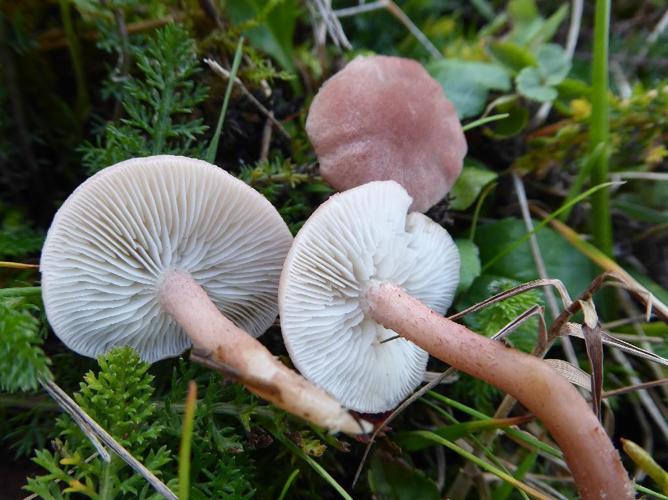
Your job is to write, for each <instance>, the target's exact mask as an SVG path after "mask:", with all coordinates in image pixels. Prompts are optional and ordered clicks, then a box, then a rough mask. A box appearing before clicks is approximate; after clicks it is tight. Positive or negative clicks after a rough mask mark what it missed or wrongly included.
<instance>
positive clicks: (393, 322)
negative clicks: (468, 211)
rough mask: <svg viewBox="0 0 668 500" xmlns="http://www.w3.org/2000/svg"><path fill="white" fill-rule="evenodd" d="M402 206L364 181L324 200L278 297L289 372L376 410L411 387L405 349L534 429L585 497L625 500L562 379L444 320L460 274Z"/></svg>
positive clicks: (601, 438) (413, 368)
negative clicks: (497, 399)
mask: <svg viewBox="0 0 668 500" xmlns="http://www.w3.org/2000/svg"><path fill="white" fill-rule="evenodd" d="M410 203H411V198H410V197H409V196H408V194H407V193H406V192H405V191H404V190H403V188H401V187H400V186H399V185H397V184H396V183H394V182H392V181H386V182H371V183H368V184H365V185H362V186H359V187H357V188H354V189H351V190H349V191H345V192H343V193H341V194H339V195H336V196H333V197H332V198H330V200H328V201H327V202H326V203H325V204H324V205H322V206H321V207H320V208H319V209H318V210H317V211H316V213H315V214H314V215H313V217H311V218H310V219H309V220H308V221H306V223H305V224H304V226H303V227H302V229H301V231H300V232H299V234H298V235H297V237H296V238H295V241H294V243H293V246H292V248H291V249H290V253H289V254H288V258H287V259H286V264H285V266H284V268H283V272H282V274H281V284H280V288H279V310H280V315H281V326H282V329H283V336H284V338H285V342H286V344H287V346H288V350H289V351H290V355H291V356H292V359H293V361H294V363H295V365H297V367H299V368H300V369H301V370H302V371H303V373H304V374H305V375H306V377H307V378H311V379H312V380H313V381H314V382H316V383H317V384H319V385H321V386H322V387H323V388H325V389H326V390H328V391H330V392H332V393H333V394H335V395H336V396H337V397H339V398H341V399H342V400H343V401H345V402H346V404H349V405H351V406H353V405H355V406H356V407H357V408H359V409H363V410H365V411H381V410H384V409H388V408H389V407H392V406H393V405H395V404H396V403H397V402H398V401H399V400H401V399H402V398H403V397H404V396H405V395H406V394H407V392H408V391H410V390H411V388H412V387H413V386H414V385H415V384H417V383H418V382H419V380H420V376H419V375H421V370H422V369H423V368H424V356H423V355H422V354H421V353H420V351H419V350H418V349H417V347H415V346H413V345H412V344H410V343H409V342H408V341H411V342H413V343H414V344H416V345H417V346H420V347H421V348H423V349H425V350H426V351H428V352H429V353H431V354H433V355H434V356H436V357H438V358H439V359H441V360H442V361H444V362H446V363H448V364H450V365H452V366H453V367H454V368H457V369H458V370H461V371H463V372H465V373H468V374H469V375H472V376H474V377H477V378H480V379H482V380H484V381H486V382H488V383H489V384H491V385H494V386H495V387H498V388H499V389H501V390H502V391H504V392H507V393H508V394H511V395H512V396H514V397H515V398H517V399H518V400H519V401H520V402H521V403H522V404H524V406H526V407H527V408H528V409H529V410H530V411H531V412H533V413H534V414H535V415H536V416H537V417H538V418H540V419H541V420H542V421H543V423H544V424H545V426H546V427H547V428H548V429H549V431H550V432H551V434H552V436H553V438H554V439H555V441H556V442H557V443H558V444H559V446H560V447H561V449H562V450H563V452H564V456H565V458H566V461H567V463H568V465H569V467H570V469H571V472H572V473H573V477H574V478H575V482H576V484H577V486H578V489H579V492H580V495H581V496H582V497H583V498H585V499H599V498H620V499H621V498H632V497H633V493H632V491H633V490H632V488H631V483H630V482H629V479H628V475H627V474H626V471H625V470H624V467H623V466H622V463H621V460H620V458H619V454H618V453H617V451H616V450H615V448H614V447H613V445H612V443H611V442H610V439H609V438H608V436H607V434H606V433H605V430H604V429H603V427H602V426H601V424H600V422H599V421H598V419H597V418H596V416H595V415H594V413H593V412H592V411H591V408H590V406H589V404H587V402H586V401H585V400H584V399H583V398H582V397H581V396H580V394H579V393H578V392H577V390H576V389H575V388H574V387H573V386H571V385H570V383H569V382H568V381H567V380H566V379H565V378H563V377H561V376H560V375H559V374H558V373H557V372H555V371H554V370H553V369H552V368H551V367H550V366H549V365H548V364H547V363H545V362H544V361H543V360H541V359H538V358H536V357H534V356H530V355H528V354H524V353H522V352H519V351H516V350H514V349H511V348H507V347H505V346H504V345H502V344H501V343H499V342H495V341H493V340H491V339H489V338H487V337H483V336H481V335H478V334H476V333H474V332H472V331H471V330H468V329H467V328H466V327H464V326H462V325H459V324H457V323H454V322H452V321H450V320H448V319H447V318H444V317H443V316H442V314H443V312H444V310H445V308H446V307H447V306H448V304H449V303H450V301H451V300H452V294H453V291H454V288H455V286H456V276H458V273H459V266H458V258H457V257H456V249H455V248H454V245H453V244H452V240H451V239H450V238H449V237H448V236H447V233H445V231H444V230H443V229H441V228H439V227H437V226H436V224H434V223H433V222H431V221H429V220H428V219H426V218H425V217H424V216H421V215H417V214H410V215H408V216H406V211H407V209H408V207H409V205H410ZM444 233H445V234H444ZM423 245H424V246H423ZM450 263H452V266H453V268H452V269H448V266H449V265H450ZM453 276H454V277H453ZM386 329H390V330H393V331H395V332H397V333H398V334H400V335H401V336H402V337H404V338H405V339H407V340H401V341H399V340H393V341H391V342H388V343H386V344H380V343H379V342H380V341H381V340H383V339H385V338H387V337H389V336H391V335H393V332H392V331H390V330H386ZM392 344H396V346H393V345H392ZM402 356H405V359H403V358H402ZM416 373H417V375H416ZM402 377H405V378H406V381H405V382H404V383H403V384H402ZM372 379H373V380H372ZM364 398H366V399H364ZM355 406H354V407H355Z"/></svg>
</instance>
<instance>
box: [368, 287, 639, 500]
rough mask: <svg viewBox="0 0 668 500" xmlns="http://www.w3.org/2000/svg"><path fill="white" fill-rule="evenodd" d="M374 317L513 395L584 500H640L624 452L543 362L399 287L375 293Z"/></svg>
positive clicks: (370, 294)
mask: <svg viewBox="0 0 668 500" xmlns="http://www.w3.org/2000/svg"><path fill="white" fill-rule="evenodd" d="M366 300H367V304H368V307H369V314H370V315H371V317H373V318H374V319H375V320H376V321H378V322H379V323H380V324H382V325H383V326H385V327H386V328H390V329H392V330H394V331H395V332H397V333H398V334H400V335H401V336H403V337H405V338H406V339H408V340H410V341H411V342H413V343H414V344H416V345H418V346H420V347H421V348H423V349H424V350H426V351H427V352H429V353H431V354H432V355H433V356H436V357H437V358H439V359H440V360H442V361H444V362H446V363H448V364H450V365H452V366H453V367H455V368H456V369H458V370H461V371H462V372H465V373H468V374H469V375H472V376H474V377H476V378H479V379H481V380H484V381H485V382H487V383H489V384H490V385H493V386H495V387H497V388H499V389H501V390H502V391H504V392H506V393H508V394H510V395H512V396H513V397H515V398H516V399H517V400H519V401H520V402H521V403H522V404H523V405H524V406H525V407H526V408H528V409H529V410H530V411H531V412H532V413H533V414H534V415H536V416H537V417H538V418H539V419H540V420H542V422H543V423H544V425H545V427H547V429H548V430H549V431H550V433H551V434H552V437H553V438H554V439H555V441H556V442H557V443H558V444H559V446H560V447H561V449H562V451H563V452H564V456H565V458H566V462H567V463H568V466H569V468H570V470H571V473H572V474H573V477H574V479H575V482H576V484H577V487H578V490H579V492H580V495H581V497H582V498H584V499H600V498H619V499H622V498H625V499H630V498H633V497H634V495H633V488H632V485H631V483H630V481H629V478H628V475H627V473H626V470H625V469H624V467H623V465H622V463H621V460H620V458H619V454H618V452H617V450H615V448H614V447H613V445H612V443H611V441H610V438H609V437H608V435H607V434H606V433H605V430H604V429H603V427H602V426H601V423H600V422H599V421H598V419H597V418H596V416H595V415H594V413H593V412H592V411H591V408H590V407H589V405H588V404H587V402H586V401H585V400H584V399H583V398H582V397H581V396H580V394H579V393H578V392H577V390H575V388H574V387H573V386H572V385H571V384H570V383H569V382H568V381H567V380H566V379H564V378H563V377H561V376H560V375H559V374H558V373H557V372H555V371H554V370H553V369H552V368H550V366H549V365H547V364H546V363H544V362H543V361H542V360H540V359H538V358H536V357H534V356H530V355H528V354H524V353H522V352H519V351H516V350H515V349H511V348H508V347H505V346H504V345H503V344H501V343H500V342H496V341H493V340H491V339H488V338H487V337H483V336H481V335H478V334H476V333H474V332H472V331H471V330H469V329H468V328H466V327H464V326H462V325H460V324H458V323H455V322H453V321H450V320H448V319H447V318H444V317H442V316H441V315H439V314H438V313H436V312H434V311H432V310H431V309H429V308H428V307H426V306H425V305H424V304H422V303H421V302H419V301H418V300H416V299H415V298H413V297H411V296H409V295H407V294H406V293H405V292H403V291H402V290H401V289H400V288H399V287H397V286H395V285H392V284H389V283H382V284H378V285H375V286H373V287H371V288H369V290H368V291H367V294H366Z"/></svg>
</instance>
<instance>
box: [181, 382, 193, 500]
mask: <svg viewBox="0 0 668 500" xmlns="http://www.w3.org/2000/svg"><path fill="white" fill-rule="evenodd" d="M196 406H197V384H196V383H195V382H194V381H192V380H191V381H190V382H189V383H188V395H187V396H186V404H185V411H184V412H183V431H182V433H181V450H180V451H179V500H188V498H190V448H191V444H192V438H193V422H194V421H195V407H196Z"/></svg>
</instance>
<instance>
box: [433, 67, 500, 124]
mask: <svg viewBox="0 0 668 500" xmlns="http://www.w3.org/2000/svg"><path fill="white" fill-rule="evenodd" d="M427 71H429V73H430V74H431V75H432V76H433V77H434V78H435V79H436V81H438V82H439V83H440V84H441V86H442V87H443V91H444V92H445V94H446V95H447V96H448V98H449V99H450V100H451V101H452V102H453V104H454V105H455V108H457V114H458V115H459V118H460V119H461V118H467V117H470V116H476V115H478V114H480V112H482V110H483V109H484V107H485V102H486V100H487V93H488V91H490V90H498V91H502V92H507V91H509V90H510V89H511V80H510V76H509V74H508V73H507V72H506V70H505V69H504V68H503V67H501V66H499V65H497V64H494V63H485V62H477V61H462V60H458V59H444V60H440V61H434V62H431V63H429V64H428V65H427Z"/></svg>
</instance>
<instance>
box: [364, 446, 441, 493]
mask: <svg viewBox="0 0 668 500" xmlns="http://www.w3.org/2000/svg"><path fill="white" fill-rule="evenodd" d="M369 487H370V488H371V492H372V493H373V495H374V497H375V498H378V499H379V500H404V499H408V498H419V499H420V500H431V499H433V500H438V499H439V498H440V495H439V492H438V487H437V486H436V483H435V482H434V481H432V480H431V479H429V478H428V477H427V476H425V475H424V474H423V473H422V472H421V471H419V470H418V469H415V468H413V467H411V466H410V465H409V464H408V463H406V462H404V461H403V460H401V459H399V458H397V457H395V456H392V455H390V454H389V453H381V452H377V453H375V454H374V456H373V458H372V459H371V467H370V468H369Z"/></svg>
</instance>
